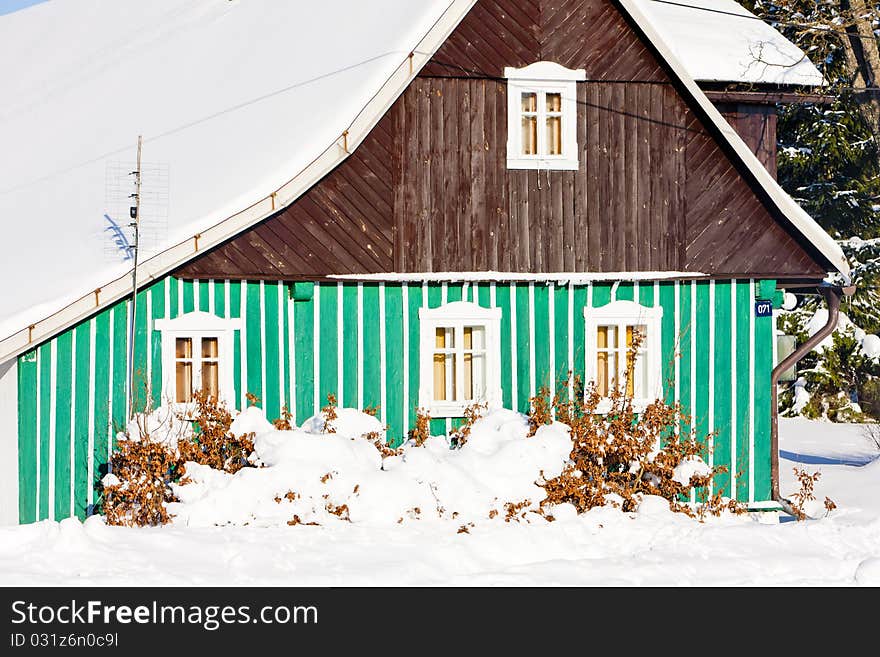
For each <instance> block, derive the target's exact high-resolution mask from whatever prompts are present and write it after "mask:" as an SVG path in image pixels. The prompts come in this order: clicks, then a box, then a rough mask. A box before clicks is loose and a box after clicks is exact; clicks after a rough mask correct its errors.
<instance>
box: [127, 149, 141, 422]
mask: <svg viewBox="0 0 880 657" xmlns="http://www.w3.org/2000/svg"><path fill="white" fill-rule="evenodd" d="M143 142H144V138H143V135H138V143H137V164H136V165H135V170H134V171H132V172H131V173H130V174H129V175H132V176H134V193H133V194H130V195H129V198H131V199H134V205H132V206H130V207H129V211H128V214H129V217H130V219H131V223H130V224H128V225H129V226H130V227H131V228H132V229H133V231H134V241H133V243H132V245H131V249H132V253H133V257H134V264H133V265H132V268H131V313H130V317H131V322H130V324H129V327H128V419H129V420H131V419H132V418H133V417H134V340H135V326H136V323H137V271H138V242H139V238H140V219H141V151H142V149H143Z"/></svg>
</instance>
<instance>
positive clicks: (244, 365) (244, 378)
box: [239, 281, 250, 410]
mask: <svg viewBox="0 0 880 657" xmlns="http://www.w3.org/2000/svg"><path fill="white" fill-rule="evenodd" d="M239 292H240V295H239V296H240V297H241V310H240V312H241V320H242V321H241V334H240V337H239V341H240V343H241V349H240V351H241V409H242V410H244V409H246V408H247V406H248V404H247V393H248V392H250V391H249V390H248V389H247V385H248V384H247V362H248V350H247V281H241V290H239Z"/></svg>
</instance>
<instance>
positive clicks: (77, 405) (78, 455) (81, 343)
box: [71, 322, 92, 520]
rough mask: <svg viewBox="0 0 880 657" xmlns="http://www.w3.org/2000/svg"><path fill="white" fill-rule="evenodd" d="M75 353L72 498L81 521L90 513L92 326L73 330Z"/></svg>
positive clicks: (80, 326) (84, 325)
mask: <svg viewBox="0 0 880 657" xmlns="http://www.w3.org/2000/svg"><path fill="white" fill-rule="evenodd" d="M75 334H76V352H75V353H74V361H75V364H76V376H75V380H74V381H73V386H74V397H73V410H74V420H73V421H74V425H73V436H72V446H73V472H72V474H71V476H72V477H73V487H74V488H73V499H74V514H75V515H76V516H77V517H78V518H80V519H81V520H84V519H85V518H86V516H87V515H88V514H89V511H90V509H89V508H88V506H87V504H88V489H89V459H90V458H91V454H90V453H89V419H90V416H91V409H90V407H89V390H90V388H91V382H92V371H91V346H90V344H89V341H90V335H91V325H90V323H89V322H85V323H83V324H80V325H79V326H77V327H76V329H75Z"/></svg>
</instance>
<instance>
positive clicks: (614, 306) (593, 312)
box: [584, 301, 663, 413]
mask: <svg viewBox="0 0 880 657" xmlns="http://www.w3.org/2000/svg"><path fill="white" fill-rule="evenodd" d="M662 319H663V308H662V307H660V306H643V305H641V304H638V303H635V302H634V301H612V302H611V303H609V304H606V305H604V306H599V307H598V308H584V330H585V331H586V336H585V338H586V341H585V349H584V351H585V359H586V362H585V366H586V367H585V372H586V382H587V383H589V382H591V381H596V379H597V375H598V372H597V371H596V352H597V349H598V345H597V344H596V328H597V327H599V326H609V325H616V326H617V327H618V331H619V333H618V335H626V329H625V328H624V327H625V326H627V325H630V326H632V325H635V324H642V325H644V326H646V327H647V332H648V335H647V336H646V340H645V354H644V358H645V359H646V360H645V368H646V371H647V374H648V394H647V395H646V396H645V397H634V398H633V400H632V405H633V409H634V410H635V411H636V412H639V411H643V410H644V409H645V408H646V407H647V406H648V404H650V403H652V402H654V401H655V400H657V399H658V398H660V396H661V393H662V391H663V380H662V367H661V365H662V363H661V353H660V350H661V345H662V344H663V342H662V341H661V335H660V331H661V326H662V321H661V320H662ZM617 365H618V367H617V369H618V381H622V380H623V378H622V375H623V374H624V373H625V371H626V362H625V359H623V362H621V360H620V359H619V360H618V364H617ZM610 409H611V400H610V399H609V398H607V397H606V398H604V399H602V401H600V402H599V405H598V406H597V407H596V411H597V412H598V413H606V412H608V411H609V410H610Z"/></svg>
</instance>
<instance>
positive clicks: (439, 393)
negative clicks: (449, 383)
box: [434, 354, 446, 401]
mask: <svg viewBox="0 0 880 657" xmlns="http://www.w3.org/2000/svg"><path fill="white" fill-rule="evenodd" d="M434 399H435V400H436V401H446V356H445V355H443V354H434Z"/></svg>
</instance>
